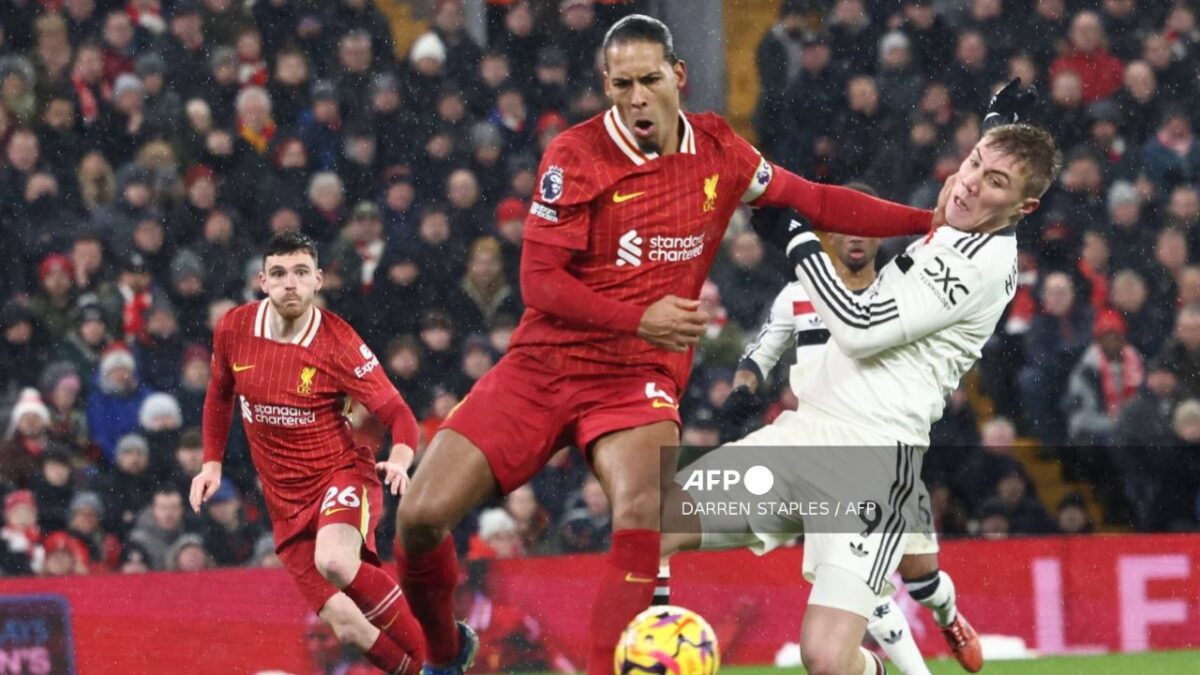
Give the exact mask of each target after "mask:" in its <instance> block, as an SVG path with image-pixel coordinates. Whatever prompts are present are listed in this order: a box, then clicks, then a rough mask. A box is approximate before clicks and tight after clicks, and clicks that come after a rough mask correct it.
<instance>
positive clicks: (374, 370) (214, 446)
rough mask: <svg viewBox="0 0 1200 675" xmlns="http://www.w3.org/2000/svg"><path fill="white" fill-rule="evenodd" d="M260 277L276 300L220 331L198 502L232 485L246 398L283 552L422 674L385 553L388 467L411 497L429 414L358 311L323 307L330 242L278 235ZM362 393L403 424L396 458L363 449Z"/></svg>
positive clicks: (367, 645) (386, 657)
mask: <svg viewBox="0 0 1200 675" xmlns="http://www.w3.org/2000/svg"><path fill="white" fill-rule="evenodd" d="M259 281H260V283H261V284H262V290H263V292H264V293H266V294H267V298H266V299H264V300H261V301H258V302H252V303H248V304H245V305H242V306H241V307H238V308H236V309H234V310H231V311H230V312H229V313H228V314H226V315H225V316H224V317H223V318H222V319H221V321H220V323H218V324H217V328H216V330H215V331H214V333H213V357H212V380H211V381H210V382H209V386H208V393H207V395H206V396H205V399H204V422H203V435H204V466H203V469H201V471H200V473H199V474H198V475H197V476H196V477H195V478H194V479H193V480H192V489H191V504H192V508H193V509H195V510H196V511H199V510H200V507H201V505H202V504H203V503H204V502H205V501H207V500H208V498H209V497H211V496H212V494H213V492H215V491H216V489H217V487H218V486H219V485H220V483H221V460H222V458H223V456H224V454H225V442H226V439H227V438H228V436H229V427H230V424H231V423H232V419H233V406H234V399H235V397H236V399H237V401H238V402H239V404H240V406H241V410H242V423H243V424H244V426H245V429H246V436H247V438H248V439H249V440H250V454H251V457H252V459H253V460H254V466H255V468H256V469H257V470H258V474H259V477H260V478H261V480H262V486H263V496H264V498H265V500H266V504H267V511H268V513H269V515H270V517H271V525H272V529H273V531H274V536H275V552H276V554H277V555H278V556H279V559H280V560H281V561H282V562H283V564H284V566H285V567H287V569H288V571H289V572H291V574H292V578H293V579H295V581H296V585H297V586H299V588H300V591H301V593H303V594H304V597H305V599H307V600H308V602H309V604H310V605H311V606H312V608H313V610H314V611H316V612H317V613H318V614H319V615H320V617H321V618H322V619H324V620H325V621H326V622H327V623H329V624H330V626H332V627H333V630H334V633H335V634H336V635H337V637H338V640H340V641H341V642H342V643H343V644H348V645H352V646H354V647H356V648H358V649H360V650H361V651H362V652H364V653H365V654H366V656H367V659H368V660H369V661H371V663H372V664H374V665H376V666H378V667H379V668H381V669H383V671H384V672H387V673H402V674H406V675H408V674H412V673H416V672H418V670H419V669H420V666H421V663H422V662H423V660H424V651H425V648H424V641H423V639H422V636H421V628H420V626H419V625H418V624H417V622H416V620H415V619H414V618H413V616H412V614H411V612H410V611H409V609H408V605H407V603H406V602H405V601H404V599H403V598H402V597H401V592H400V587H399V586H398V585H397V584H396V582H395V581H394V580H393V579H392V578H391V576H389V575H388V574H387V573H386V572H385V571H383V569H381V568H380V561H379V557H378V556H377V555H376V552H375V525H376V524H377V523H378V522H379V516H380V513H381V510H382V503H383V488H382V486H381V484H380V481H379V478H378V477H377V476H376V472H378V473H380V474H383V476H384V479H385V480H386V481H387V485H388V487H389V488H390V489H391V491H392V494H398V493H400V492H403V491H404V489H405V487H406V486H407V481H408V476H407V472H408V467H409V465H410V464H411V462H412V458H413V447H414V446H416V444H417V422H416V418H414V417H413V414H412V411H411V410H409V408H408V405H407V404H405V402H404V399H402V398H401V397H400V394H399V393H397V391H396V389H395V387H393V386H392V384H391V382H389V381H388V379H387V377H386V376H385V375H384V373H383V368H382V367H380V364H379V359H377V358H376V357H375V355H374V354H372V353H371V350H370V349H368V348H367V346H366V344H364V343H363V340H362V338H360V337H359V336H358V333H356V332H355V331H354V329H353V328H351V327H350V325H349V324H347V323H346V322H345V321H344V320H342V319H341V318H340V317H338V316H336V315H334V314H333V313H332V312H328V311H324V310H322V309H320V308H318V307H317V306H316V305H315V304H314V302H313V298H314V296H315V295H316V292H317V291H318V290H320V289H321V270H320V268H319V267H318V266H317V253H316V246H315V244H314V243H313V241H312V239H310V238H309V237H308V236H307V235H304V234H301V233H299V232H288V233H283V234H279V235H276V236H275V237H274V238H273V239H272V240H271V242H270V243H269V244H268V245H267V249H266V251H265V252H264V254H263V271H262V272H260V275H259ZM347 397H352V398H354V399H355V400H357V401H359V402H360V403H362V404H363V405H365V406H366V407H367V409H369V410H370V411H371V412H372V413H373V414H374V415H375V416H376V417H378V418H379V419H381V420H382V421H383V422H384V423H385V424H387V425H388V426H389V427H390V428H391V433H392V441H393V443H395V445H393V446H392V449H391V454H390V456H389V458H388V460H387V461H385V462H379V463H376V462H375V458H374V456H373V453H372V451H371V450H370V449H368V448H366V447H362V446H359V447H355V446H354V444H353V442H352V441H351V436H350V429H349V426H348V424H347V423H346V420H345V417H344V416H343V415H342V412H341V411H342V410H343V409H345V407H346V405H345V400H346V398H347Z"/></svg>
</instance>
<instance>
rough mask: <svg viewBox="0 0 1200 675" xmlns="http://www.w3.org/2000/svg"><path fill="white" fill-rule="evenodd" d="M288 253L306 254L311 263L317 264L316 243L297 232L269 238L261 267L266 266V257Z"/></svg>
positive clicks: (289, 231) (291, 231) (282, 233)
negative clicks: (309, 256)
mask: <svg viewBox="0 0 1200 675" xmlns="http://www.w3.org/2000/svg"><path fill="white" fill-rule="evenodd" d="M289 253H307V254H309V255H311V256H312V259H313V263H316V262H317V242H315V241H313V238H312V237H310V236H308V235H307V234H304V233H303V232H300V231H299V230H288V231H287V232H280V233H279V234H277V235H275V236H274V237H271V241H269V242H267V247H266V248H265V249H263V267H266V266H267V257H268V256H273V255H287V254H289Z"/></svg>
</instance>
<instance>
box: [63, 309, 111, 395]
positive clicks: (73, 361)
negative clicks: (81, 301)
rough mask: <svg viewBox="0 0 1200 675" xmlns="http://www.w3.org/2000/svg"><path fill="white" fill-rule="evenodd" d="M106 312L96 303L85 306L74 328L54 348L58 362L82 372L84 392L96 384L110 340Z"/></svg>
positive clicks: (77, 317) (78, 311) (81, 378)
mask: <svg viewBox="0 0 1200 675" xmlns="http://www.w3.org/2000/svg"><path fill="white" fill-rule="evenodd" d="M105 319H106V317H105V316H104V310H103V309H102V308H101V307H100V305H97V304H85V305H83V306H82V307H80V308H79V309H78V310H77V312H76V314H75V328H74V330H72V331H71V332H69V333H67V335H66V337H65V339H64V340H62V341H60V342H59V343H58V344H56V345H55V354H54V359H55V361H56V362H57V361H61V362H65V363H69V364H70V365H71V366H72V367H73V368H74V370H75V372H77V373H79V378H80V380H81V385H82V386H83V390H84V391H90V390H91V389H92V388H93V387H94V386H95V385H96V381H97V374H98V371H99V368H100V357H101V354H102V353H103V352H104V351H105V350H106V349H108V347H109V344H110V342H111V340H110V339H109V335H108V326H107V325H106V324H105Z"/></svg>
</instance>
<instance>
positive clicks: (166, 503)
mask: <svg viewBox="0 0 1200 675" xmlns="http://www.w3.org/2000/svg"><path fill="white" fill-rule="evenodd" d="M184 534H185V533H184V531H183V497H182V495H180V494H179V492H177V491H176V490H175V488H173V487H160V488H158V489H157V490H155V491H154V497H153V500H152V501H151V503H150V506H147V507H146V508H145V509H143V510H142V512H141V514H140V515H139V516H138V517H137V523H136V525H135V526H134V528H133V530H132V531H131V532H130V533H129V541H131V542H133V543H136V544H139V545H140V546H142V547H143V548H144V549H145V550H146V555H147V556H148V558H149V561H150V567H151V568H152V569H155V570H162V569H169V568H168V564H171V565H174V564H176V561H175V560H174V559H173V558H172V557H171V554H172V553H174V552H177V551H174V550H173V546H174V544H176V542H178V541H179V540H180V539H181V538H182V537H183V536H184ZM205 557H206V558H207V552H206V553H205Z"/></svg>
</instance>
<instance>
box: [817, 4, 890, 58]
mask: <svg viewBox="0 0 1200 675" xmlns="http://www.w3.org/2000/svg"><path fill="white" fill-rule="evenodd" d="M874 18H875V17H872V16H871V15H870V14H868V13H867V7H866V3H865V2H864V0H836V2H834V3H833V12H832V13H831V14H830V16H829V22H828V24H827V30H828V31H829V40H830V43H831V48H832V52H833V57H834V58H835V59H837V60H838V61H841V62H842V63H845V64H846V66H847V67H848V68H849V70H850V72H851V73H869V72H871V71H872V70H874V69H875V62H876V60H877V58H876V54H877V52H876V48H877V46H878V44H879V29H878V28H877V26H878V25H879V23H878V22H877V21H873V20H872V19H874Z"/></svg>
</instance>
